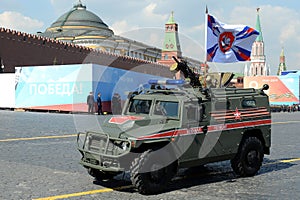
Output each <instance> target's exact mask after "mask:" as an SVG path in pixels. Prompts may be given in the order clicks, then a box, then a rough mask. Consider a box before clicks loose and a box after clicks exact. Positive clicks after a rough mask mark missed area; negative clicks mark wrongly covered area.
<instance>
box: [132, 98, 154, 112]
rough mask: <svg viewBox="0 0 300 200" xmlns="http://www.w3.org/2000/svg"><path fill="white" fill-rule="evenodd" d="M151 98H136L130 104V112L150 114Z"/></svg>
mask: <svg viewBox="0 0 300 200" xmlns="http://www.w3.org/2000/svg"><path fill="white" fill-rule="evenodd" d="M151 102H152V101H151V100H142V99H134V100H133V101H131V103H130V106H129V112H130V113H136V114H149V111H150V106H151Z"/></svg>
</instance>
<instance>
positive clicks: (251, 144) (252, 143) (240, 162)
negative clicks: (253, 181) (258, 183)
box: [231, 137, 264, 177]
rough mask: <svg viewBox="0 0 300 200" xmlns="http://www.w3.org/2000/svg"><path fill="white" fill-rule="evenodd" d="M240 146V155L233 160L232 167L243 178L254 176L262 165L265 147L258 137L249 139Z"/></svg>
mask: <svg viewBox="0 0 300 200" xmlns="http://www.w3.org/2000/svg"><path fill="white" fill-rule="evenodd" d="M240 145H241V146H240V147H239V151H238V153H237V154H236V156H235V157H234V158H233V159H232V160H231V167H232V169H233V171H234V172H235V173H236V174H237V175H240V176H242V177H247V176H254V175H255V174H256V173H257V172H258V170H259V169H260V167H261V165H262V161H263V158H264V151H263V145H262V143H261V141H260V140H259V139H258V138H257V137H248V138H246V139H245V140H244V141H243V142H242V143H241V144H240Z"/></svg>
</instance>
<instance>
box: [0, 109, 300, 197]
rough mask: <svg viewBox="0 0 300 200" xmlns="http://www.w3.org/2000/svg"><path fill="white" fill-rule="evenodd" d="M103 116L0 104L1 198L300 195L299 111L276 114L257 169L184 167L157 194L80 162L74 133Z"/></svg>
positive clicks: (223, 165)
mask: <svg viewBox="0 0 300 200" xmlns="http://www.w3.org/2000/svg"><path fill="white" fill-rule="evenodd" d="M102 119H103V118H102V116H91V115H80V114H78V115H71V114H54V113H33V112H13V111H3V110H0V150H1V151H0V177H1V181H0V199H8V200H10V199H16V200H18V199H39V198H46V197H48V199H51V198H50V197H53V198H52V199H173V200H175V199H251V200H252V199H300V194H299V193H300V159H299V158H300V146H299V141H300V132H299V129H300V113H274V114H272V119H273V125H272V131H273V132H272V148H271V155H270V156H265V160H264V164H263V166H262V168H261V170H260V172H259V174H258V175H256V176H254V177H250V178H236V177H235V176H234V174H233V172H232V170H231V168H230V164H229V162H228V161H226V162H221V163H215V164H209V165H206V166H205V167H202V168H201V167H199V168H192V169H183V170H180V172H179V174H178V176H177V177H176V178H175V179H174V180H173V181H172V184H171V186H170V188H169V190H168V191H166V192H165V193H162V194H159V195H150V196H143V195H140V194H138V193H137V192H136V191H135V190H134V188H133V187H132V186H131V185H130V182H129V181H128V180H129V178H128V175H127V174H122V175H120V176H117V177H116V179H117V180H115V181H113V182H104V183H98V182H95V181H94V180H93V178H92V177H90V176H89V175H88V174H87V172H86V170H85V169H84V168H83V167H82V166H81V165H79V164H78V162H79V160H80V154H79V152H78V151H77V149H76V136H75V134H76V133H77V131H78V130H84V129H87V128H95V129H96V128H97V127H98V126H99V124H98V121H100V123H101V121H102ZM62 136H63V137H62ZM62 195H65V196H62Z"/></svg>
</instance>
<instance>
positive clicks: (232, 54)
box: [206, 15, 259, 63]
mask: <svg viewBox="0 0 300 200" xmlns="http://www.w3.org/2000/svg"><path fill="white" fill-rule="evenodd" d="M207 16H208V17H207V38H206V42H207V43H206V48H207V49H206V51H207V52H206V53H207V54H206V55H207V61H208V62H219V63H233V62H239V61H249V60H250V55H251V50H252V45H253V42H254V41H255V40H256V37H257V36H258V35H259V32H258V31H256V30H255V29H253V28H250V27H248V26H245V25H228V24H224V23H222V22H220V21H218V20H217V19H216V18H214V17H213V16H211V15H207Z"/></svg>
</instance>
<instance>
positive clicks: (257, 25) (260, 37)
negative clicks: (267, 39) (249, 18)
mask: <svg viewBox="0 0 300 200" xmlns="http://www.w3.org/2000/svg"><path fill="white" fill-rule="evenodd" d="M259 10H260V8H257V9H256V11H257V17H256V30H257V31H258V32H259V36H258V37H257V38H256V41H263V36H262V31H261V25H260V17H259Z"/></svg>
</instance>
